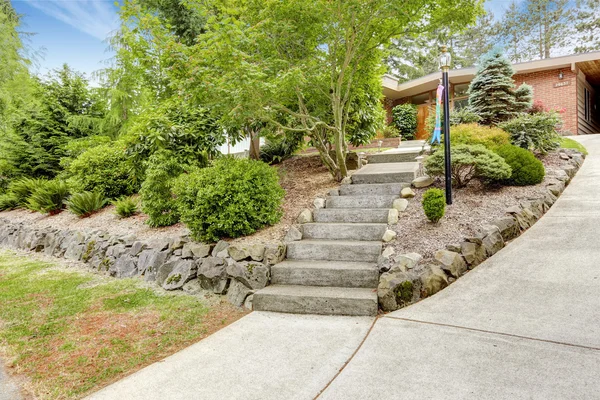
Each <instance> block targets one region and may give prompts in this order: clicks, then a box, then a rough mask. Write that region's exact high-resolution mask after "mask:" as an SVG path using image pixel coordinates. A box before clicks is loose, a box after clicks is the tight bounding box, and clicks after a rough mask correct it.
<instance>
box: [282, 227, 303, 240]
mask: <svg viewBox="0 0 600 400" xmlns="http://www.w3.org/2000/svg"><path fill="white" fill-rule="evenodd" d="M301 239H302V232H300V229H298V228H296V227H295V226H291V227H290V229H289V230H288V232H287V234H286V235H285V239H283V241H284V242H286V243H289V242H295V241H298V240H301Z"/></svg>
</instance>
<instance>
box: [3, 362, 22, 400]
mask: <svg viewBox="0 0 600 400" xmlns="http://www.w3.org/2000/svg"><path fill="white" fill-rule="evenodd" d="M21 399H22V396H21V390H20V388H19V385H18V384H17V382H15V380H14V379H13V378H11V377H10V376H8V373H7V372H6V370H5V369H4V362H3V361H2V360H0V400H21Z"/></svg>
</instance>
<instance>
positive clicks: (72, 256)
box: [65, 244, 85, 261]
mask: <svg viewBox="0 0 600 400" xmlns="http://www.w3.org/2000/svg"><path fill="white" fill-rule="evenodd" d="M84 250H85V246H84V245H83V244H71V245H69V247H67V250H66V251H65V258H66V259H67V260H74V261H79V260H81V256H82V255H83V252H84Z"/></svg>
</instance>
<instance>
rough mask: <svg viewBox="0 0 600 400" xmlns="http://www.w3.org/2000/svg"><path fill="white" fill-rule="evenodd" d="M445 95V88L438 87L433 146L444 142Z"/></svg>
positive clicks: (432, 138)
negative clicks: (443, 115) (443, 114)
mask: <svg viewBox="0 0 600 400" xmlns="http://www.w3.org/2000/svg"><path fill="white" fill-rule="evenodd" d="M443 95H444V87H443V86H442V85H438V88H437V96H436V100H435V128H434V130H433V136H432V137H431V144H434V143H438V144H440V143H441V142H442V96H443Z"/></svg>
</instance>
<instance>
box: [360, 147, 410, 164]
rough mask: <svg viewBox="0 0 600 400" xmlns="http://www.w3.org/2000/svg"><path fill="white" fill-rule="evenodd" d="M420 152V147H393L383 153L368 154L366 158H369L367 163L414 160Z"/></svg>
mask: <svg viewBox="0 0 600 400" xmlns="http://www.w3.org/2000/svg"><path fill="white" fill-rule="evenodd" d="M404 150H405V151H404ZM421 153H422V151H421V149H420V148H408V149H394V150H390V151H386V152H385V153H372V154H369V155H368V156H367V160H369V164H381V163H399V162H415V158H417V157H418V156H420V155H421Z"/></svg>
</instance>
